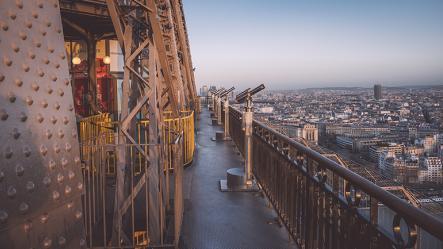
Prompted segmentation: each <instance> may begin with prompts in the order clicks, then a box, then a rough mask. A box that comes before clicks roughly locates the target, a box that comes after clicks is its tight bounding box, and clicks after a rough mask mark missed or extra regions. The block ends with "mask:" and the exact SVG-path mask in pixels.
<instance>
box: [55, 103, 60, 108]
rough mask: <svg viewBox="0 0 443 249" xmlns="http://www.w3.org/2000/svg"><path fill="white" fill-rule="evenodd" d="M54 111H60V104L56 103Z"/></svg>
mask: <svg viewBox="0 0 443 249" xmlns="http://www.w3.org/2000/svg"><path fill="white" fill-rule="evenodd" d="M54 109H56V110H58V109H60V104H59V103H58V102H55V103H54Z"/></svg>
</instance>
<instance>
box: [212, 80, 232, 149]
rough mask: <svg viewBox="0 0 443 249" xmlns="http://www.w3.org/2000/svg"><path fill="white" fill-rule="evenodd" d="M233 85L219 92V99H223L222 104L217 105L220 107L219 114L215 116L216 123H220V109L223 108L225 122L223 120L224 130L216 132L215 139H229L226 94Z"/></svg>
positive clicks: (230, 90)
mask: <svg viewBox="0 0 443 249" xmlns="http://www.w3.org/2000/svg"><path fill="white" fill-rule="evenodd" d="M234 89H235V87H231V88H229V89H228V90H224V91H223V92H221V93H220V94H219V96H220V99H222V100H223V102H222V104H221V105H223V106H221V105H220V106H219V107H220V109H219V110H220V112H219V115H218V116H217V118H218V120H217V121H218V123H219V124H221V123H222V114H221V109H222V108H223V110H224V111H225V115H224V116H225V122H224V131H223V132H216V133H215V140H217V141H225V140H229V100H228V95H229V94H230V93H231V92H232V91H234Z"/></svg>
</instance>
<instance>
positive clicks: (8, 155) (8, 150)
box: [5, 146, 12, 159]
mask: <svg viewBox="0 0 443 249" xmlns="http://www.w3.org/2000/svg"><path fill="white" fill-rule="evenodd" d="M5 157H6V159H9V158H11V157H12V149H11V147H9V146H8V147H6V148H5Z"/></svg>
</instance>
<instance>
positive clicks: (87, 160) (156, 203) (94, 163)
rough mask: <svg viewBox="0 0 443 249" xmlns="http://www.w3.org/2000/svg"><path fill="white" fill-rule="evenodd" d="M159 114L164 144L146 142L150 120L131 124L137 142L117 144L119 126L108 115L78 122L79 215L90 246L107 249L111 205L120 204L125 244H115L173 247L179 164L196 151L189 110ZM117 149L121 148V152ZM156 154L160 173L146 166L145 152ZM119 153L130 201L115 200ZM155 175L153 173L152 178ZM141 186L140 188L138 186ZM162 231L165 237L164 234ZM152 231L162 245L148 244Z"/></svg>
mask: <svg viewBox="0 0 443 249" xmlns="http://www.w3.org/2000/svg"><path fill="white" fill-rule="evenodd" d="M164 115H165V119H164V122H163V126H162V134H161V137H162V139H163V142H162V143H159V144H149V141H150V140H149V129H148V128H149V120H139V121H137V122H136V124H135V128H134V133H135V136H134V139H135V142H136V144H119V143H117V141H118V134H119V125H118V123H117V122H112V121H111V119H110V118H109V115H107V114H100V115H96V116H93V117H88V118H86V119H83V120H82V121H81V122H80V126H79V128H80V136H79V137H80V147H81V150H80V151H81V160H82V172H83V179H84V182H83V184H82V187H83V186H84V188H85V194H84V196H83V197H82V198H83V210H84V215H83V219H84V223H85V232H86V236H87V243H88V246H89V247H90V248H92V247H100V248H102V247H105V248H111V247H108V244H109V242H110V240H111V238H112V237H111V232H112V229H111V228H110V226H112V222H113V219H112V218H113V217H112V215H110V214H112V213H113V212H114V211H115V210H114V208H115V207H120V209H121V210H123V211H122V213H126V215H125V216H124V217H125V220H126V221H125V222H123V225H125V232H126V235H127V237H126V239H125V245H127V246H121V247H119V248H146V245H149V247H154V246H172V247H174V246H176V245H178V240H179V235H180V228H181V223H182V219H183V215H182V213H183V197H182V181H183V180H182V178H183V166H184V165H187V164H190V163H192V159H193V156H194V150H195V146H194V140H195V137H194V112H193V111H182V112H181V114H180V117H179V118H170V117H169V116H170V113H167V112H166V113H164ZM118 151H124V154H119V153H118ZM160 152H163V153H160ZM151 153H152V154H151ZM161 154H162V155H164V157H160V158H159V163H161V162H163V164H161V165H160V167H159V168H158V170H159V171H157V169H154V168H152V167H149V165H150V164H151V163H152V162H149V161H148V160H147V159H146V157H145V155H148V156H150V155H161ZM118 155H124V156H120V158H126V159H125V160H124V163H125V165H126V167H125V172H126V174H129V175H127V179H126V180H125V182H126V183H125V186H126V185H128V186H126V187H127V188H125V189H126V190H125V191H130V192H129V196H137V195H138V196H137V198H134V199H133V200H129V199H132V198H128V199H126V200H117V201H118V202H119V203H117V204H115V203H114V202H115V201H116V200H115V198H114V193H115V192H114V191H115V189H114V188H115V184H116V177H115V176H116V171H117V170H116V169H117V164H118V157H117V156H118ZM120 161H121V160H120ZM146 172H149V173H148V174H146ZM157 174H158V177H154V178H152V176H156V175H157ZM143 184H144V187H140V186H143ZM153 188H154V189H153ZM155 188H157V189H155ZM172 196H174V198H171V197H172ZM171 200H173V202H171ZM171 213H173V214H174V215H173V219H172V218H170V217H169V216H171ZM148 220H150V221H149V225H147V224H148ZM153 222H154V223H153ZM170 227H172V228H170ZM166 231H167V232H168V233H169V235H166V234H165V235H163V233H164V232H165V233H166ZM153 232H154V233H162V234H161V235H160V237H162V238H163V239H162V242H164V243H158V241H157V242H155V241H154V242H152V240H151V237H152V236H153ZM154 237H158V236H154ZM165 243H166V244H165Z"/></svg>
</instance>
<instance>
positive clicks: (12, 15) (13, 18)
mask: <svg viewBox="0 0 443 249" xmlns="http://www.w3.org/2000/svg"><path fill="white" fill-rule="evenodd" d="M9 17H10V18H11V19H12V20H15V18H17V14H15V13H14V12H12V11H9Z"/></svg>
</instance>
